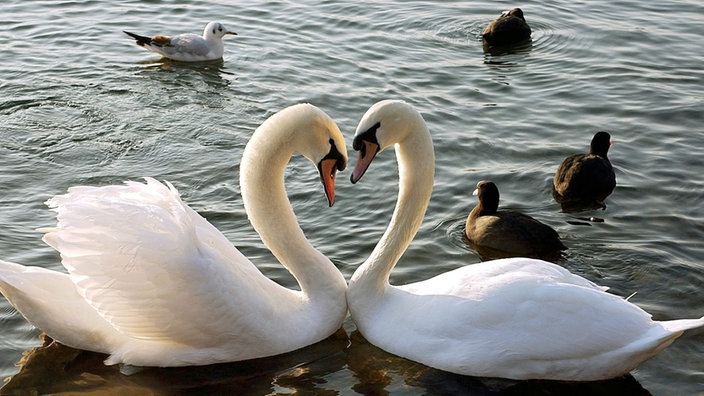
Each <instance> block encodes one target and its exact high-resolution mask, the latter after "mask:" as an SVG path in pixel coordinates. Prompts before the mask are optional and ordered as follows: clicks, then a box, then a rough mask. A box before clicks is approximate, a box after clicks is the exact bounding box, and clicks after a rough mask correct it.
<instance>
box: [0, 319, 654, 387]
mask: <svg viewBox="0 0 704 396" xmlns="http://www.w3.org/2000/svg"><path fill="white" fill-rule="evenodd" d="M104 359H105V355H103V354H98V353H92V352H85V351H80V350H76V349H73V348H69V347H66V346H63V345H61V344H58V343H56V342H54V341H53V340H51V339H50V338H48V337H46V336H44V344H43V345H42V346H40V347H37V348H35V349H32V350H30V351H28V352H26V353H25V355H24V356H23V358H22V360H21V361H20V362H19V363H18V366H19V367H20V370H19V372H18V373H17V374H15V375H14V376H13V377H11V378H10V379H9V380H7V381H6V384H5V386H4V387H3V388H2V389H0V395H26V394H54V393H62V394H66V393H90V394H94V395H102V394H105V395H107V394H130V395H152V396H154V395H186V394H187V395H202V394H233V395H234V394H251V395H259V394H282V393H286V394H288V393H295V394H315V395H336V394H339V393H340V391H341V390H343V389H340V387H341V385H343V384H340V383H338V382H336V381H331V380H330V379H331V378H330V377H333V376H336V377H339V375H337V374H340V373H342V374H344V373H345V372H348V375H344V377H353V379H352V380H351V383H346V382H345V384H344V385H349V386H350V388H351V390H352V391H354V392H355V393H359V394H374V395H391V394H423V395H562V394H565V395H567V394H569V395H577V396H579V395H596V394H598V395H649V394H650V393H649V392H648V391H647V390H645V389H643V388H642V387H641V386H640V384H638V382H637V381H636V380H635V379H634V378H633V377H632V376H630V375H629V376H625V377H621V378H616V379H613V380H608V381H595V382H581V383H577V382H558V381H513V380H505V379H495V378H478V377H469V376H463V375H457V374H452V373H448V372H444V371H440V370H435V369H432V368H429V367H427V366H424V365H422V364H419V363H415V362H412V361H409V360H406V359H403V358H400V357H397V356H394V355H391V354H389V353H386V352H384V351H383V350H381V349H379V348H377V347H375V346H373V345H371V344H369V342H367V341H366V340H365V339H364V337H362V335H361V334H360V333H359V332H358V331H353V332H352V335H351V336H350V337H349V338H348V337H347V334H346V332H345V331H344V330H342V329H340V330H339V331H338V332H337V333H335V334H334V335H332V336H330V337H329V338H327V339H326V340H324V341H321V342H319V343H317V344H314V345H311V346H309V347H306V348H303V349H300V350H298V351H295V352H291V353H287V354H284V355H279V356H275V357H270V358H262V359H253V360H248V361H244V362H237V363H228V364H216V365H211V366H202V367H183V368H144V369H141V370H137V371H136V372H135V373H134V374H131V375H125V374H123V373H122V372H121V371H120V369H119V368H118V367H117V366H105V365H104V364H103V360H104Z"/></svg>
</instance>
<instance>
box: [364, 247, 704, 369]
mask: <svg viewBox="0 0 704 396" xmlns="http://www.w3.org/2000/svg"><path fill="white" fill-rule="evenodd" d="M377 304H378V307H379V308H378V309H375V310H374V314H373V316H374V317H376V318H378V319H377V321H374V320H365V321H364V323H365V324H367V325H368V326H369V327H370V328H365V329H364V330H363V334H365V336H367V337H368V338H369V339H370V341H371V342H372V343H374V344H375V345H377V346H379V347H381V348H383V349H385V350H387V351H389V352H391V353H394V354H397V355H400V356H403V357H406V358H408V359H411V360H415V361H419V362H421V363H424V364H427V365H429V366H432V367H435V368H439V369H442V370H447V371H451V372H455V373H459V374H466V375H473V376H491V377H506V378H513V379H531V378H544V379H558V380H596V379H605V378H611V377H614V376H617V375H621V374H625V373H627V372H629V371H630V370H632V369H633V368H635V367H636V366H637V365H638V364H640V363H642V362H643V361H644V360H646V359H648V358H650V357H652V356H654V355H655V354H657V353H658V352H659V351H660V350H661V349H662V348H664V347H666V346H667V345H669V344H670V343H671V342H672V341H673V340H674V339H675V338H677V337H678V336H679V335H680V334H681V332H682V331H683V329H685V328H694V327H698V326H702V325H704V318H701V319H698V320H690V321H686V322H685V323H678V325H679V327H678V328H677V329H672V328H671V326H668V322H664V323H660V322H654V321H652V319H651V317H650V315H649V314H648V313H647V312H645V311H643V310H642V309H640V308H639V307H637V306H636V305H633V304H630V303H628V302H627V301H625V300H623V299H622V298H621V297H618V296H615V295H612V294H609V293H604V290H603V288H601V287H599V286H597V285H595V284H594V283H592V282H589V281H587V280H585V279H584V278H582V277H579V276H576V275H574V274H572V273H570V272H569V271H567V270H565V269H564V268H561V267H559V266H557V265H554V264H551V263H547V262H544V261H540V260H532V259H504V260H494V261H489V262H484V263H479V264H473V265H469V266H466V267H462V268H459V269H457V270H454V271H450V272H447V273H444V274H441V275H439V276H437V277H434V278H431V279H428V280H426V281H422V282H418V283H413V284H409V285H404V286H398V287H393V288H392V289H391V290H390V291H389V295H388V298H386V299H383V301H378V302H377ZM409 310H410V311H412V312H413V313H412V315H409ZM382 317H383V320H380V319H381V318H382ZM391 323H393V326H389V324H391ZM410 345H412V347H410Z"/></svg>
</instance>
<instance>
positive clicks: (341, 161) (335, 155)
mask: <svg viewBox="0 0 704 396" xmlns="http://www.w3.org/2000/svg"><path fill="white" fill-rule="evenodd" d="M329 143H330V151H329V152H328V154H327V155H326V156H325V157H323V160H326V159H335V160H337V170H338V171H343V170H345V168H346V167H347V160H346V159H345V156H343V155H342V153H340V150H338V149H337V146H335V141H334V140H332V139H330V142H329Z"/></svg>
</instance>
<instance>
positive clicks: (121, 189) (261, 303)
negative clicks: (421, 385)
mask: <svg viewBox="0 0 704 396" xmlns="http://www.w3.org/2000/svg"><path fill="white" fill-rule="evenodd" d="M295 152H299V153H301V154H302V155H304V156H305V157H306V158H308V159H309V160H311V161H312V162H314V163H315V164H317V166H318V169H319V172H320V176H321V179H322V182H323V185H324V189H325V192H326V195H327V197H328V201H329V204H330V205H332V203H333V202H334V186H335V175H336V171H337V170H341V169H344V167H345V165H346V161H347V152H346V148H345V142H344V139H343V136H342V134H341V133H340V130H339V129H338V127H337V125H336V124H335V122H334V121H333V120H332V119H331V118H330V117H328V116H327V115H326V114H325V113H324V112H322V111H321V110H319V109H318V108H316V107H314V106H312V105H308V104H301V105H296V106H291V107H289V108H287V109H284V110H282V111H280V112H279V113H277V114H275V115H273V116H272V117H270V118H269V119H268V120H266V122H264V123H263V124H262V125H261V126H260V127H259V128H258V129H257V130H256V131H255V132H254V134H253V135H252V138H251V140H250V141H249V143H248V144H247V147H246V148H245V150H244V153H243V155H242V162H241V166H240V184H241V189H242V198H243V201H244V205H245V209H246V210H247V213H248V215H249V219H250V221H251V223H252V225H253V226H254V228H255V229H256V231H257V232H258V233H259V235H260V236H261V238H262V241H263V242H264V244H265V245H266V246H267V247H268V248H269V249H270V250H271V252H272V253H273V254H274V255H275V256H276V257H277V259H278V260H279V261H280V262H281V263H282V264H283V265H284V266H285V267H286V268H287V269H289V271H291V273H292V274H293V276H294V277H295V278H296V279H297V280H298V282H299V284H300V287H301V291H296V290H290V289H287V288H285V287H282V286H280V285H278V284H277V283H275V282H274V281H272V280H270V279H269V278H267V277H266V276H264V275H263V274H262V273H261V272H260V271H259V270H258V269H257V268H256V267H255V266H254V265H253V264H252V263H251V262H250V261H249V260H248V259H247V258H246V257H245V256H244V255H242V254H241V253H240V252H239V251H238V250H237V249H236V248H235V247H233V246H232V244H231V243H230V242H229V241H228V240H227V239H226V238H225V236H224V235H223V234H221V233H220V232H219V231H218V230H217V229H215V227H213V226H212V225H211V224H210V223H208V222H207V221H206V220H205V219H204V218H202V217H201V216H199V215H198V214H197V213H196V212H195V211H194V210H193V209H191V208H190V207H188V206H187V205H186V204H185V203H183V202H182V201H181V199H180V198H179V195H178V192H177V191H176V189H175V188H174V187H173V186H171V185H170V184H168V183H167V185H163V184H161V183H159V182H157V181H156V180H154V179H147V182H146V184H144V183H137V182H128V183H126V184H124V185H116V186H106V187H84V186H81V187H73V188H71V189H69V191H68V193H67V194H65V195H61V196H56V197H54V198H52V199H50V200H49V201H48V204H49V206H51V207H53V208H54V210H55V211H56V212H57V213H58V214H57V218H58V224H57V226H56V228H55V229H52V230H50V231H49V232H48V233H47V234H46V235H45V236H44V241H45V242H46V243H48V244H49V245H51V246H52V247H54V248H55V249H56V250H58V251H59V252H60V253H61V257H62V264H63V265H64V267H66V269H67V270H68V273H69V274H64V273H60V272H56V271H50V270H47V269H44V268H39V267H25V266H22V265H19V264H13V263H9V262H5V261H0V290H1V291H2V293H3V294H4V295H5V296H6V297H7V299H8V300H9V301H10V303H11V304H12V305H13V306H14V307H15V308H17V310H18V311H19V312H20V313H22V315H24V317H25V318H27V320H28V321H29V322H30V323H32V324H33V325H34V326H36V327H37V328H39V329H41V330H43V331H44V332H46V333H47V334H48V335H49V336H50V337H52V338H54V339H55V340H58V341H59V342H61V343H63V344H65V345H68V346H71V347H74V348H79V349H84V350H91V351H96V352H102V353H106V354H109V355H110V356H109V357H108V358H107V360H106V364H115V363H126V364H130V365H135V366H186V365H204V364H211V363H218V362H229V361H237V360H244V359H251V358H257V357H262V356H270V355H275V354H280V353H284V352H288V351H291V350H295V349H298V348H301V347H303V346H306V345H309V344H313V343H315V342H317V341H320V340H323V339H324V338H326V337H328V336H329V335H330V334H332V333H334V332H335V331H336V330H338V329H339V328H340V326H341V325H342V322H343V320H344V318H345V316H346V315H347V304H346V300H345V291H346V286H347V285H346V282H345V279H344V277H343V276H342V274H341V273H340V271H339V270H338V269H337V268H336V267H335V266H334V265H333V264H332V262H331V261H330V260H329V259H327V258H326V257H325V256H323V255H322V254H321V253H320V252H319V251H317V250H316V249H315V248H313V247H312V246H311V245H310V243H309V242H308V240H307V239H306V238H305V236H304V234H303V231H302V230H301V229H300V227H299V226H298V223H297V222H296V217H295V214H294V212H293V209H292V207H291V204H290V202H289V201H288V198H287V196H286V192H285V188H284V172H285V167H286V165H287V163H288V161H289V159H290V158H291V156H292V155H293V154H294V153H295Z"/></svg>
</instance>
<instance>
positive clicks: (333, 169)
mask: <svg viewBox="0 0 704 396" xmlns="http://www.w3.org/2000/svg"><path fill="white" fill-rule="evenodd" d="M329 142H330V151H329V152H328V153H327V154H326V155H325V157H323V159H321V160H320V162H318V173H319V174H320V181H321V182H322V183H323V188H324V189H325V195H326V196H327V198H328V204H329V205H330V206H332V205H333V204H334V203H335V176H336V175H337V171H342V170H344V169H345V168H346V167H347V160H346V159H345V156H344V155H342V153H340V151H339V150H338V149H337V146H335V141H334V140H332V139H330V141H329Z"/></svg>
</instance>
